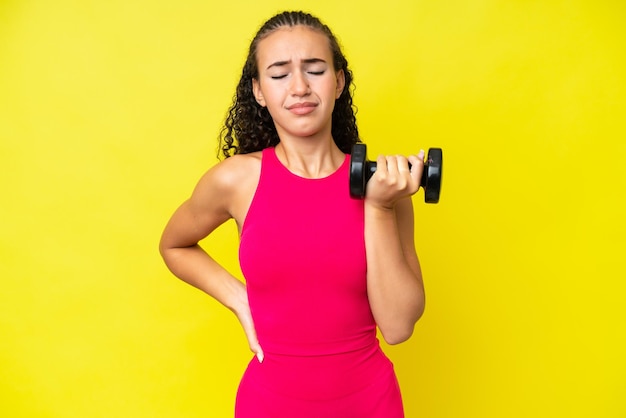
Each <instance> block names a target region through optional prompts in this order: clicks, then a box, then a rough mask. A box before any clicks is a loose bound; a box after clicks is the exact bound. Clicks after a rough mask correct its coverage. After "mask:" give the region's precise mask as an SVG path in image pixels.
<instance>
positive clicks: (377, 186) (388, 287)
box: [365, 158, 425, 344]
mask: <svg viewBox="0 0 626 418" xmlns="http://www.w3.org/2000/svg"><path fill="white" fill-rule="evenodd" d="M410 159H411V162H412V163H413V166H414V167H413V169H412V170H411V173H410V176H409V174H408V173H405V172H403V170H402V167H403V166H405V164H406V163H407V162H406V159H404V158H400V159H399V161H398V163H397V164H396V160H395V159H392V161H393V163H391V162H392V161H389V160H388V161H385V160H384V159H381V158H379V161H378V166H379V169H378V170H377V173H375V175H374V177H372V180H375V181H374V184H372V185H369V184H368V192H367V193H368V194H369V193H370V188H371V189H373V190H371V192H372V194H371V198H370V196H368V198H366V200H365V247H366V251H367V291H368V297H369V301H370V306H371V309H372V313H373V315H374V319H375V320H376V323H377V325H378V328H379V329H380V331H381V334H382V336H383V338H384V339H385V341H386V342H387V343H389V344H399V343H401V342H404V341H406V340H407V339H409V337H410V336H411V335H412V334H413V329H414V327H415V323H416V322H417V321H418V320H419V318H420V317H421V316H422V313H423V312H424V305H425V295H424V285H423V281H422V272H421V268H420V264H419V260H418V257H417V252H416V250H415V241H414V217H413V203H412V201H411V195H412V194H414V193H415V192H416V191H417V190H418V189H419V178H421V169H422V167H420V166H421V164H420V160H419V159H418V158H410ZM422 161H423V160H422ZM385 163H387V164H388V166H389V168H388V167H386V165H387V164H385ZM416 164H417V167H416ZM406 165H408V164H406ZM398 166H400V170H397V167H398ZM381 167H382V168H383V169H382V170H381V169H380V168H381ZM379 171H380V173H379ZM377 175H379V178H377ZM394 177H404V180H406V184H403V183H404V181H401V182H400V183H401V187H399V188H398V180H397V178H394ZM372 180H370V182H371V181H372ZM394 188H396V190H395V192H393V190H391V189H394ZM400 188H401V189H403V190H402V191H399V190H398V189H400ZM390 192H393V193H392V194H394V193H395V197H396V198H390V196H391V194H390ZM385 195H386V196H385ZM402 195H403V196H402ZM375 196H376V198H375ZM398 196H402V197H399V198H398ZM385 198H386V199H387V200H386V202H385V204H381V202H383V201H385V200H384V199H385Z"/></svg>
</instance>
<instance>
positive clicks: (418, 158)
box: [408, 150, 424, 180]
mask: <svg viewBox="0 0 626 418" xmlns="http://www.w3.org/2000/svg"><path fill="white" fill-rule="evenodd" d="M408 161H409V163H410V164H411V176H412V177H413V178H416V179H418V180H421V176H422V171H424V150H420V152H419V153H418V154H417V155H410V156H409V158H408Z"/></svg>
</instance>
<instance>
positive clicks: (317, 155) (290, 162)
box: [276, 137, 345, 178]
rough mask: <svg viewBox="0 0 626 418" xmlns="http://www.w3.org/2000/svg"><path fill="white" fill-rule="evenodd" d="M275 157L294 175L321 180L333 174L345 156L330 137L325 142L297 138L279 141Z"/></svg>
mask: <svg viewBox="0 0 626 418" xmlns="http://www.w3.org/2000/svg"><path fill="white" fill-rule="evenodd" d="M276 156H277V157H278V159H279V160H280V161H281V163H282V164H283V165H284V166H285V167H287V168H288V169H289V171H291V172H292V173H294V174H297V175H299V176H301V177H306V178H322V177H326V176H328V175H330V174H332V173H334V172H335V171H336V170H337V169H338V168H339V166H341V164H343V162H344V160H345V154H344V153H343V152H341V150H340V149H339V148H338V147H337V145H336V144H335V141H334V140H333V139H332V137H329V139H328V140H326V141H315V140H311V141H310V140H309V139H308V138H298V139H296V140H286V141H283V140H282V139H281V141H280V143H279V144H278V145H277V146H276Z"/></svg>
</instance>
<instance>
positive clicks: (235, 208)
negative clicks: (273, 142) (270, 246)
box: [192, 152, 261, 222]
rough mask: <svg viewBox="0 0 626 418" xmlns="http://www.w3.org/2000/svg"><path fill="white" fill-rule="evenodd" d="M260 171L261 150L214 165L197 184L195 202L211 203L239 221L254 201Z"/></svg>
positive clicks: (201, 203)
mask: <svg viewBox="0 0 626 418" xmlns="http://www.w3.org/2000/svg"><path fill="white" fill-rule="evenodd" d="M260 173H261V152H253V153H249V154H238V155H234V156H232V157H229V158H226V159H225V160H223V161H220V162H219V163H217V164H216V165H214V166H213V167H211V168H210V169H209V170H208V171H207V172H206V173H205V174H204V175H203V176H202V178H201V179H200V181H199V182H198V185H197V186H196V188H195V190H194V192H193V195H192V201H194V203H195V204H197V205H201V206H203V205H210V206H212V210H213V211H223V213H224V214H225V215H228V217H231V218H234V219H235V220H236V221H238V222H239V221H240V220H241V219H243V216H245V212H247V207H248V206H249V204H250V202H251V201H252V196H253V195H254V192H255V190H256V186H257V184H258V182H259V177H260Z"/></svg>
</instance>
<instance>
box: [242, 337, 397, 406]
mask: <svg viewBox="0 0 626 418" xmlns="http://www.w3.org/2000/svg"><path fill="white" fill-rule="evenodd" d="M265 355H266V356H265V360H264V361H263V363H259V362H258V361H257V360H256V357H255V358H253V360H252V361H251V362H250V364H249V365H248V369H247V370H246V372H245V373H244V376H243V378H242V380H241V383H240V385H239V390H238V392H237V402H236V405H235V418H295V417H297V418H403V417H404V412H403V407H402V397H401V395H400V388H399V386H398V381H397V379H396V376H395V373H394V370H393V365H392V363H391V362H390V361H389V359H388V358H387V357H386V356H385V355H384V353H383V352H382V351H381V350H380V348H379V347H377V346H376V347H368V348H366V349H363V350H357V351H354V352H349V353H342V354H334V355H323V356H310V357H300V356H285V355H276V354H270V353H265Z"/></svg>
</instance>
